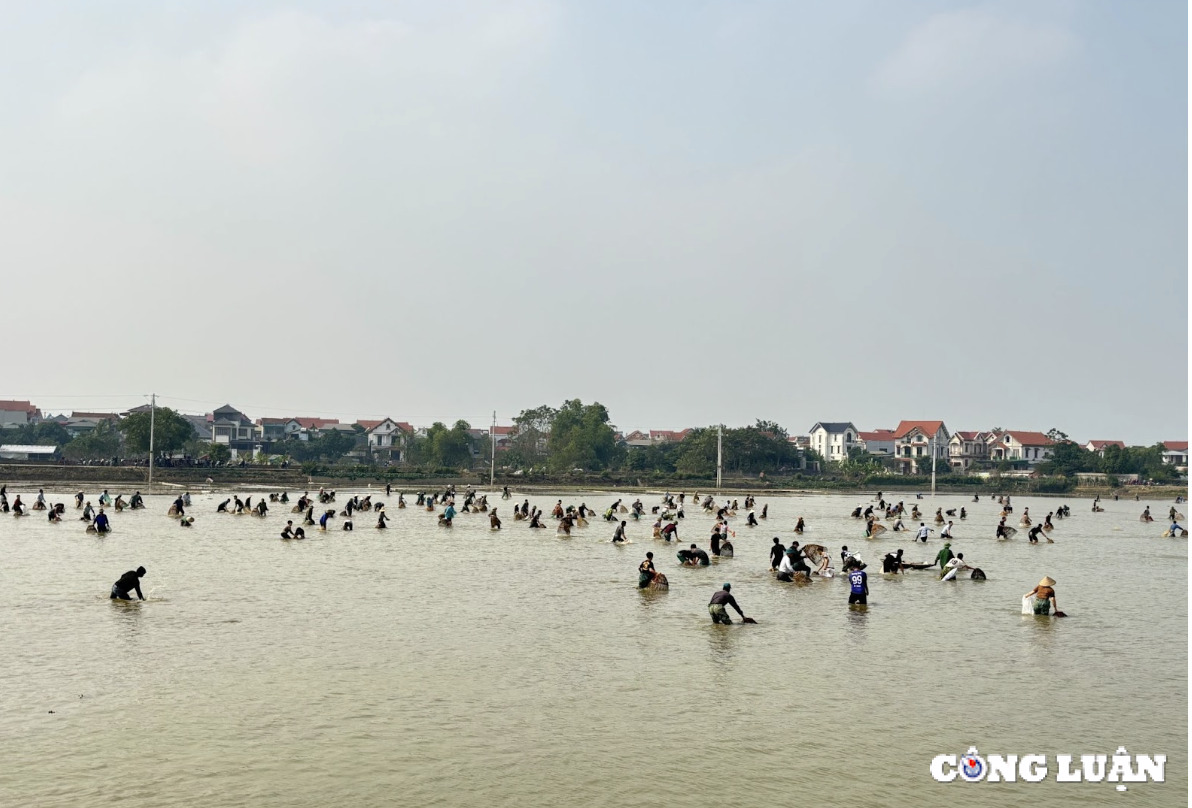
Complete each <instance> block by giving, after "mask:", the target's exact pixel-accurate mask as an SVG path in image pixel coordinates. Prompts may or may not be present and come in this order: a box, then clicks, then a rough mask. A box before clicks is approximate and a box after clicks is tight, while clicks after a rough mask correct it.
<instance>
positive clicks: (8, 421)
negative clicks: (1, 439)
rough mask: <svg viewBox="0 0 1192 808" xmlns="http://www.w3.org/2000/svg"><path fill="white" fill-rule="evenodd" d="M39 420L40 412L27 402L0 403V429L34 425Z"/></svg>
mask: <svg viewBox="0 0 1192 808" xmlns="http://www.w3.org/2000/svg"><path fill="white" fill-rule="evenodd" d="M40 420H41V410H39V409H38V408H37V407H34V406H33V404H31V403H30V402H28V401H0V429H4V428H6V427H10V426H24V425H25V424H36V423H37V422H38V421H40Z"/></svg>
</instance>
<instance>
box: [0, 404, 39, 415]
mask: <svg viewBox="0 0 1192 808" xmlns="http://www.w3.org/2000/svg"><path fill="white" fill-rule="evenodd" d="M0 410H3V411H4V412H23V413H27V414H29V415H34V414H36V413H37V407H34V406H33V404H32V402H29V401H0Z"/></svg>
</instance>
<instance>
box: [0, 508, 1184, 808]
mask: <svg viewBox="0 0 1192 808" xmlns="http://www.w3.org/2000/svg"><path fill="white" fill-rule="evenodd" d="M17 491H18V489H16V488H13V487H12V486H10V487H9V492H8V495H9V499H10V501H11V500H12V498H13V496H14V494H15V493H17ZM22 493H23V496H22V499H23V500H25V501H26V502H29V501H32V500H33V499H34V496H33V495H35V494H36V492H35V491H34V492H32V493H33V495H30V493H28V492H22ZM113 493H115V491H114V490H113ZM124 493H125V496H126V497H127V495H128V494H129V493H131V492H130V491H126V492H124ZM346 493H347V492H344V491H341V492H340V493H339V497H338V499H339V506H340V507H342V504H343V501H344V500H345V499H346ZM372 493H373V495H374V499H377V498H380V499H384V497H383V495H378V492H377V491H376V490H375V489H374V490H373V492H372ZM72 494H73V491H71V492H65V491H60V492H53V493H50V494H49V495H48V496H49V498H50V499H51V500H52V501H63V502H66V503H67V504H68V511H67V517H66V519H65V521H63V522H62V523H61V524H57V525H52V524H48V523H47V522H46V520H45V519H44V516H43V515H42V514H39V513H34V514H33V515H31V516H29V517H27V518H22V519H14V518H12V517H11V516H8V515H2V516H0V553H2V556H0V557H2V561H0V580H2V581H3V587H4V593H5V596H6V597H5V600H4V601H3V603H0V636H2V637H3V653H0V694H2V696H0V760H2V761H3V765H2V766H0V805H4V806H8V805H29V806H90V805H110V804H117V805H123V804H127V805H152V806H154V807H155V808H166V806H294V807H295V808H298V807H299V806H302V807H303V808H305V806H327V805H348V806H353V807H354V808H355V807H365V806H384V805H419V806H423V805H427V806H429V805H443V806H482V805H483V806H489V805H518V806H557V805H561V804H570V805H576V806H598V805H600V806H602V805H607V806H635V805H643V806H644V805H670V806H714V805H740V806H752V805H793V804H799V805H849V806H895V807H899V806H908V807H909V806H922V805H948V804H952V803H954V802H955V803H957V804H964V805H970V806H995V805H998V806H1000V805H1023V804H1027V803H1033V804H1036V805H1047V806H1059V805H1083V806H1097V805H1113V806H1127V805H1146V806H1177V805H1178V806H1183V805H1186V804H1187V798H1188V792H1187V709H1188V705H1187V677H1188V670H1187V658H1188V603H1187V591H1188V583H1187V570H1188V558H1187V541H1186V540H1169V539H1163V538H1160V533H1161V532H1162V531H1163V529H1164V522H1163V516H1165V514H1166V511H1167V508H1168V506H1169V503H1152V510H1153V511H1154V512H1155V514H1156V517H1157V519H1158V521H1156V522H1155V523H1153V524H1149V525H1147V524H1141V523H1140V522H1139V521H1138V515H1139V513H1140V512H1141V510H1142V507H1143V504H1145V503H1135V502H1133V501H1130V502H1125V501H1122V502H1112V501H1109V502H1105V503H1104V505H1105V508H1106V512H1105V513H1098V514H1093V513H1091V512H1090V511H1089V505H1090V503H1089V501H1088V500H1079V499H1072V500H1069V503H1070V505H1071V507H1072V517H1071V518H1070V519H1067V520H1064V521H1062V522H1059V523H1058V524H1057V528H1056V530H1055V531H1054V534H1053V536H1054V538H1055V543H1054V544H1040V545H1038V546H1031V545H1029V544H1028V543H1027V542H1026V540H1025V538H1026V536H1025V534H1026V531H1025V530H1023V531H1020V533H1019V535H1018V536H1017V537H1016V538H1015V539H1014V540H1012V541H1008V542H997V541H994V540H993V538H992V536H993V530H994V525H995V524H996V522H997V516H996V514H997V511H998V510H999V508H998V506H997V505H996V504H994V503H993V502H990V501H988V500H986V499H984V498H983V499H982V501H981V502H980V503H978V504H973V503H972V502H970V501H969V500H970V498H969V497H962V496H941V497H936V498H934V499H933V498H930V497H925V498H924V499H923V500H922V501H920V502H919V505H920V507H921V508H922V509H923V510H924V512H925V514H928V515H930V514H933V513H934V511H935V508H936V507H940V506H943V507H945V508H959V507H961V506H962V505H963V506H964V507H966V508H967V509H968V511H969V518H968V520H967V521H966V522H963V523H959V522H958V526H957V527H956V528H955V531H954V532H955V534H956V536H957V538H956V540H954V541H953V542H952V545H953V550H956V551H960V552H963V553H964V554H965V557H966V560H968V561H969V562H971V563H974V564H976V565H977V566H980V567H981V568H982V569H984V570H985V572H986V573H987V575H988V580H987V581H984V582H975V581H971V580H961V581H957V582H954V583H941V582H939V581H938V580H937V579H936V575H935V574H934V573H931V572H918V573H910V574H907V575H905V576H884V575H882V574H881V573H880V569H881V563H880V562H881V555H883V554H884V553H885V552H888V551H889V550H891V549H894V548H897V547H905V548H907V557H908V558H910V559H917V560H930V559H932V558H934V557H935V554H936V553H937V552H938V551H939V549H940V546H941V544H942V543H941V541H940V540H939V539H938V538H936V537H934V536H933V537H932V539H931V540H930V541H929V542H928V544H927V545H922V544H920V545H919V546H918V547H914V546H913V545H912V542H911V540H910V538H909V536H907V537H905V538H903V537H902V536H901V535H898V536H896V535H895V534H892V533H887V534H885V537H883V538H880V539H877V540H874V541H866V540H865V539H864V538H863V537H862V536H861V532H862V530H861V526H860V525H859V524H858V523H857V522H856V521H854V520H852V519H850V518H848V513H849V511H851V509H852V508H853V507H855V505H856V504H858V503H859V502H861V501H862V499H863V497H861V496H858V495H845V496H823V495H821V496H790V497H780V496H765V497H762V498H759V500H758V511H759V512H760V510H761V505H762V504H765V503H768V504H769V518H768V519H767V520H766V521H765V522H763V523H762V526H761V527H759V528H754V529H749V528H747V527H745V526H744V519H743V516H744V514H743V513H742V514H741V516H740V517H738V518H737V519H736V520H734V522H735V523H734V528H735V529H736V531H737V538H736V539H735V545H736V557H735V558H733V559H725V560H719V561H717V562H715V563H714V564H713V565H712V566H711V567H710V568H706V569H688V568H681V567H679V565H678V562H677V561H676V560H675V557H674V549H675V548H674V545H669V546H668V545H666V544H665V543H663V542H661V541H655V540H652V539H651V538H650V527H649V524H650V520H647V519H643V520H642V521H641V522H637V523H635V522H633V521H630V535H631V537H632V539H633V542H634V543H633V544H630V545H628V546H625V547H616V546H611V545H610V544H608V543H607V540H608V539H609V537H610V536H611V534H612V526H611V525H609V524H608V523H606V522H603V521H601V520H600V519H599V517H598V516H597V517H595V518H593V519H592V522H591V525H590V526H589V527H587V528H585V529H582V530H577V531H576V533H575V535H574V537H573V538H571V539H560V538H556V536H555V531H554V530H553V520H549V519H548V522H550V524H551V526H552V529H548V530H538V531H532V530H530V529H528V528H527V527H526V526H525V525H526V523H525V522H514V521H513V519H512V518H511V512H512V503H510V502H500V501H496V504H497V505H498V507H499V508H500V513H501V515H502V517H503V519H504V522H505V528H504V529H503V530H502V531H500V532H490V530H489V527H488V517H487V516H486V515H484V514H478V515H460V516H459V517H458V518H457V519H456V523H455V526H454V527H453V528H450V529H445V528H439V527H437V526H436V524H435V517H434V516H433V515H432V514H429V513H426V512H425V511H423V510H421V509H417V508H414V507H413V505H412V502H413V497H412V496H411V495H410V493H409V492H406V494H407V498H408V499H409V500H410V502H411V506H410V507H408V508H407V509H405V510H400V511H399V510H397V509H396V508H395V507H394V504H395V502H396V492H395V496H394V497H392V498H391V500H390V510H389V513H390V516H391V517H392V521H391V522H390V527H389V529H388V530H384V531H380V530H376V529H374V528H373V527H372V525H373V523H374V522H375V517H373V516H372V515H371V514H358V515H357V517H356V519H355V520H354V521H355V524H356V530H355V531H354V532H351V533H345V532H342V531H340V530H339V529H338V526H339V522H340V521H341V520H339V519H337V520H336V523H335V526H336V529H335V530H333V531H328V532H325V533H323V532H320V531H319V530H317V528H316V529H310V528H308V531H309V534H308V535H309V538H307V539H306V540H305V541H301V542H292V541H282V540H280V539H279V538H278V534H279V532H280V530H281V528H282V526H283V525H284V524H285V520H286V519H288V518H295V517H294V515H292V514H290V513H289V512H288V506H280V505H279V506H274V510H273V511H272V512H271V513H270V514H269V516H268V517H267V518H265V519H257V518H252V517H248V516H233V515H216V514H215V506H216V503H217V502H218V501H219V500H221V499H223V498H224V497H225V496H227V495H226V494H219V495H218V496H217V495H215V494H197V495H194V502H193V505H192V507H191V508H190V509H189V512H190V513H191V514H192V515H194V516H195V518H196V522H195V525H194V527H193V528H192V529H190V530H183V529H181V528H179V527H178V523H177V522H176V521H175V520H173V519H171V518H168V517H167V516H165V511H166V508H167V506H168V504H169V501H170V498H169V497H163V496H154V497H150V498H148V508H147V509H146V510H144V511H139V512H136V513H133V512H128V511H125V512H124V513H122V514H113V519H112V521H113V527H114V532H113V533H112V534H111V535H110V536H108V537H106V538H97V537H95V536H93V535H87V534H85V533H84V531H83V526H82V524H81V523H80V522H78V521H76V520H77V517H78V512H77V511H75V510H74V507H73V500H72V499H71V495H72ZM88 494H89V497H90V498H91V500H92V501H93V502H94V501H96V499H97V497H96V494H97V492H94V491H89V492H88ZM259 496H260V494H259V493H257V494H256V495H255V496H254V500H255V499H256V498H257V497H259ZM290 496H291V498H293V499H296V498H297V494H295V493H294V492H292V491H291V492H290ZM559 496H562V498H563V500H564V502H565V503H569V504H576V505H578V504H579V503H580V502H581V501H584V502H586V503H587V504H588V505H589V506H592V507H595V508H597V509H598V510H600V511H603V510H604V509H605V508H606V507H607V506H608V505H609V504H610V503H611V502H612V501H613V500H614V499H616V498H618V496H620V495H618V494H612V493H608V492H604V493H600V492H588V493H585V494H582V495H581V494H565V495H559ZM559 496H555V495H549V494H536V495H530V497H529V498H530V501H531V502H532V503H534V504H537V505H539V506H540V507H542V508H543V509H544V510H546V511H548V512H549V511H550V509H551V507H552V506H553V504H554V502H555V500H556V499H558V498H559ZM522 498H523V497H522V495H520V494H518V495H517V497H516V501H519V502H520V501H521V499H522ZM738 498H739V499H743V497H740V496H739V497H738ZM865 498H866V499H867V497H865ZM901 498H905V499H906V500H907V504H908V506H909V505H910V504H911V501H912V500H913V496H910V495H905V496H904V497H901ZM494 499H495V498H494ZM632 499H633V495H629V496H627V497H625V501H626V502H629V501H631V500H632ZM658 500H659V497H658V495H650V496H648V497H647V496H643V501H645V502H646V503H647V505H654V504H657V502H658ZM1058 502H1059V501H1058V500H1045V499H1029V498H1025V497H1023V498H1015V500H1014V504H1015V509H1016V512H1015V514H1014V517H1013V519H1012V522H1013V523H1016V522H1017V521H1018V517H1019V515H1020V514H1021V512H1022V508H1023V507H1029V508H1030V510H1031V514H1032V515H1033V516H1035V517H1036V518H1041V517H1042V516H1043V515H1044V514H1046V513H1047V511H1048V510H1049V509H1051V508H1054V507H1055V506H1056V505H1057V504H1058ZM1180 507H1181V508H1182V509H1186V506H1180ZM109 510H110V509H109ZM316 512H317V510H316ZM800 515H802V516H803V517H805V518H806V520H807V523H808V531H807V534H806V536H805V537H804V541H807V542H817V543H822V544H824V545H827V546H828V547H829V549H831V550H833V551H834V553H838V552H839V548H840V545H841V544H848V545H849V546H850V547H852V548H854V549H857V548H860V549H861V550H862V553H863V555H864V556H865V559H866V561H868V562H869V563H870V567H869V572H870V592H871V595H870V606H869V609H868V610H867V611H865V612H857V611H850V610H849V609H848V608H847V606H846V600H847V589H848V587H847V583H846V581H845V580H844V579H843V578H837V579H833V580H817V581H816V582H815V583H813V584H812V585H810V586H800V587H796V586H792V585H789V584H781V583H779V582H777V581H775V580H774V578H773V576H772V575H771V573H770V572H769V565H768V560H767V559H768V547H769V545H770V543H771V540H772V538H773V537H774V536H780V537H781V538H782V540H783V543H784V544H785V543H789V540H790V539H791V538H793V537H794V535H793V533H792V532H791V531H792V528H793V527H794V523H795V520H796V518H797V517H798V516H800ZM712 522H713V519H712V517H711V516H709V515H705V514H702V513H697V512H696V509H694V508H692V507H690V506H689V507H688V508H687V518H686V519H684V520H683V521H681V522H680V534H681V537H682V540H683V543H684V544H686V543H688V542H690V541H697V542H698V543H699V544H700V545H701V546H703V547H705V549H706V548H707V536H708V534H709V532H710V528H711V525H712ZM929 525H930V522H929ZM647 550H652V551H654V552H655V554H656V559H655V560H656V562H658V568H659V570H660V571H662V572H665V573H666V574H667V575H668V577H669V578H670V581H671V588H670V590H669V591H667V592H642V591H639V590H638V589H637V588H636V578H637V576H636V567H637V564H638V562H639V561H640V560H641V558H642V557H643V555H644V553H645V552H646V551H647ZM138 565H144V566H145V567H147V568H148V575H147V576H146V577H145V578H144V579H143V589H144V590H145V593H146V595H147V596H149V600H148V601H147V602H145V603H132V604H125V603H114V602H111V601H109V600H108V590H109V589H110V588H111V585H112V582H113V581H114V580H115V579H116V578H117V577H118V576H119V575H120V574H121V573H123V572H124V571H125V570H128V569H132V568H135V567H136V566H138ZM1044 575H1050V576H1051V577H1053V578H1055V579H1056V580H1057V581H1058V584H1057V586H1056V591H1057V597H1058V601H1059V604H1060V607H1061V608H1062V609H1064V610H1065V611H1066V612H1067V613H1068V614H1069V615H1070V617H1069V618H1068V619H1065V620H1057V619H1054V618H1035V617H1023V616H1022V615H1021V614H1020V605H1021V597H1022V594H1023V593H1024V592H1027V591H1028V590H1030V589H1031V588H1032V587H1033V586H1034V585H1035V583H1036V582H1037V581H1038V580H1039V579H1040V578H1041V577H1042V576H1044ZM724 581H731V582H732V583H733V592H734V594H735V595H736V596H737V599H738V600H739V601H740V603H741V605H742V607H743V608H744V610H745V613H746V614H748V615H750V616H752V617H755V618H757V620H758V625H756V626H744V625H740V624H737V625H734V626H731V627H721V626H713V625H712V624H711V622H710V621H709V619H708V614H707V608H706V604H707V602H708V598H709V597H710V596H711V595H712V593H713V592H714V591H715V590H716V589H718V588H719V587H720V584H721V583H722V582H724ZM734 618H735V615H734ZM970 746H976V747H977V748H978V750H979V751H980V752H981V753H983V754H986V753H1002V754H1018V755H1025V754H1029V753H1041V754H1046V755H1048V757H1049V762H1050V765H1051V766H1052V769H1053V771H1054V766H1055V764H1054V756H1055V755H1057V754H1072V755H1076V756H1079V755H1081V754H1092V753H1100V754H1107V755H1112V754H1113V753H1114V751H1115V750H1116V749H1117V748H1118V747H1119V746H1125V747H1126V748H1127V749H1128V750H1129V752H1130V753H1143V754H1165V755H1167V767H1166V775H1167V781H1166V782H1165V783H1141V784H1130V786H1129V790H1128V791H1126V792H1124V793H1122V792H1118V791H1116V790H1115V786H1114V785H1113V784H1109V783H1087V782H1086V783H1078V784H1070V783H1057V782H1055V777H1054V773H1052V774H1051V775H1049V777H1048V778H1047V780H1046V781H1044V782H1042V783H1037V784H1035V783H1026V782H1021V781H1020V782H1017V783H1001V784H992V783H980V784H966V783H960V782H953V783H949V784H945V785H941V784H937V783H935V782H934V781H933V780H932V779H931V777H930V774H929V771H928V767H929V765H930V763H931V760H932V758H933V757H934V756H936V755H939V754H944V753H951V754H960V753H963V752H965V751H966V750H967V749H968V748H969V747H970Z"/></svg>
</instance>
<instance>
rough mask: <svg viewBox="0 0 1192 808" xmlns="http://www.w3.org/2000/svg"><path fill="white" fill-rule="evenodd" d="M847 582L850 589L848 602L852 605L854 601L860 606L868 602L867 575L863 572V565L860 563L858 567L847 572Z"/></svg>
mask: <svg viewBox="0 0 1192 808" xmlns="http://www.w3.org/2000/svg"><path fill="white" fill-rule="evenodd" d="M848 583H849V587H850V591H849V594H848V603H849V605H850V606H852V605H853V604H854V603H856V604H860V605H861V606H864V605H866V603H868V601H867V598H868V597H869V576H868V575H866V574H865V565H864V564H862V565H861V568H860V569H855V570H853V571H852V572H850V573H849V574H848Z"/></svg>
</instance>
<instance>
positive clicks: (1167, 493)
mask: <svg viewBox="0 0 1192 808" xmlns="http://www.w3.org/2000/svg"><path fill="white" fill-rule="evenodd" d="M335 471H336V472H339V473H322V474H319V473H316V474H308V473H306V472H304V471H303V470H302V469H301V468H297V467H291V468H277V467H269V466H223V467H216V468H204V467H187V468H155V469H154V470H153V482H154V490H161V489H173V488H191V489H195V490H200V489H217V488H219V489H227V488H237V487H254V488H265V489H276V490H279V491H281V490H291V491H292V490H295V489H310V488H318V487H324V488H332V489H334V488H362V487H366V486H384V485H385V484H386V483H388V484H390V485H392V486H393V488H394V490H397V491H412V490H416V489H424V490H430V489H435V488H442V487H445V486H448V485H454V486H456V487H457V488H463V487H466V486H469V485H470V486H473V487H476V488H487V487H489V486H488V483H489V478H488V475H487V474H484V473H481V472H463V473H458V474H444V473H426V472H422V471H419V470H402V471H397V470H394V469H385V470H380V469H375V468H372V467H368V466H361V467H350V468H346V469H343V470H340V469H336V470H335ZM440 471H441V470H440ZM1064 482H1066V481H1063V480H1057V479H1052V478H1040V479H1037V480H1024V479H1022V478H1004V479H1001V480H980V479H977V478H960V480H959V481H957V480H956V479H955V478H951V477H948V478H945V479H944V480H941V481H940V482H939V484H938V485H937V486H936V490H937V491H938V492H939V493H941V494H979V495H982V496H988V495H989V494H1002V493H1009V494H1011V495H1018V496H1026V495H1031V496H1052V497H1068V498H1071V497H1080V498H1092V497H1096V496H1100V497H1102V498H1106V499H1111V498H1112V497H1114V496H1115V495H1116V496H1118V497H1120V498H1121V499H1124V500H1129V499H1133V498H1134V497H1135V496H1136V495H1137V496H1138V498H1139V499H1140V500H1169V499H1175V498H1176V497H1177V496H1183V497H1185V498H1186V497H1187V495H1188V487H1187V485H1154V486H1121V487H1118V488H1112V487H1108V486H1103V487H1098V488H1075V487H1065V486H1064V485H1063V483H1064ZM0 484H5V485H9V486H19V487H27V488H47V487H71V488H73V487H82V488H87V487H92V488H94V487H107V488H119V487H130V488H131V487H140V488H142V489H144V490H145V491H147V490H148V488H149V486H148V469H147V468H145V467H144V466H57V465H49V464H38V463H28V464H19V463H5V464H0ZM495 486H496V487H498V488H499V487H503V486H509V487H510V488H511V489H515V490H517V491H523V492H537V491H547V490H550V491H591V490H607V491H625V492H630V493H635V492H646V491H656V490H669V491H692V492H696V491H701V492H711V491H715V490H716V482H715V480H713V479H691V478H664V477H663V478H653V477H651V478H648V479H644V478H640V477H634V476H633V475H632V474H621V475H611V474H610V475H603V474H602V475H595V474H592V475H583V476H582V477H579V478H577V476H576V475H559V476H538V475H535V476H534V477H533V478H527V477H524V476H514V475H497V477H496V481H495ZM720 490H721V491H725V492H742V493H752V494H755V495H756V494H759V493H773V494H816V493H820V494H831V493H838V494H847V495H852V494H856V493H870V492H876V491H879V490H880V491H883V492H887V493H889V494H891V495H894V494H896V493H902V492H906V493H909V494H915V493H923V494H926V493H928V492H929V491H930V490H931V480H930V478H927V477H891V478H883V479H881V480H866V481H851V480H840V479H833V478H831V477H814V476H812V477H807V476H798V477H784V478H765V479H759V478H757V477H732V478H725V479H724V480H723V484H722V485H721V487H720Z"/></svg>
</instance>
